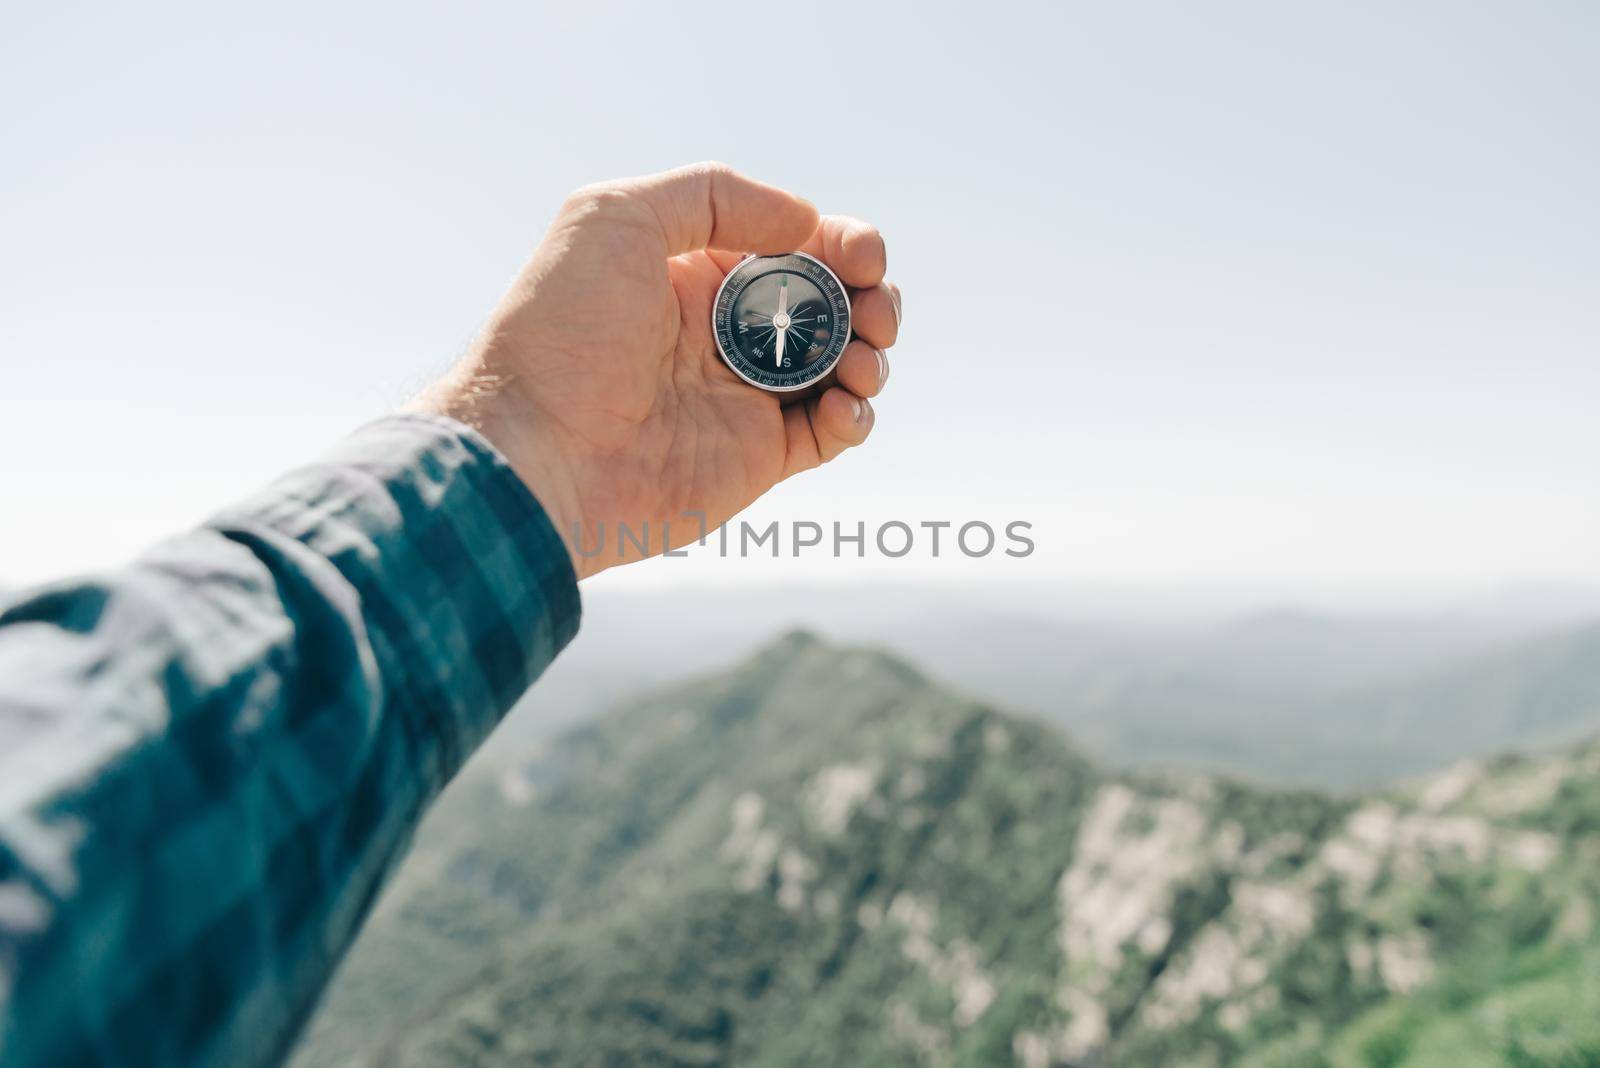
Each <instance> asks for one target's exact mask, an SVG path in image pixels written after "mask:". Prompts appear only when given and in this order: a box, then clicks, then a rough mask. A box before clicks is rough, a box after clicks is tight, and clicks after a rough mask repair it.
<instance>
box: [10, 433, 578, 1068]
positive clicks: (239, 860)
mask: <svg viewBox="0 0 1600 1068" xmlns="http://www.w3.org/2000/svg"><path fill="white" fill-rule="evenodd" d="M578 617H579V603H578V591H577V583H576V580H575V579H574V577H573V572H572V566H571V561H570V559H569V557H568V554H567V552H566V549H565V547H564V546H563V544H562V542H561V539H560V538H559V537H558V535H557V533H556V531H555V530H554V528H553V527H552V526H551V523H550V521H549V520H548V519H547V518H546V516H545V514H544V512H543V510H542V509H541V508H540V507H539V505H538V503H537V502H536V501H535V499H534V498H533V496H532V495H531V494H530V493H529V492H528V490H527V488H526V487H525V486H524V485H523V483H522V482H521V481H520V480H519V479H518V478H517V477H516V475H515V474H514V473H513V472H512V471H511V470H510V468H509V467H508V466H507V465H506V463H505V461H504V460H503V459H501V458H500V456H499V455H498V454H497V453H495V452H494V450H493V449H491V448H490V447H489V445H488V444H487V443H486V442H484V441H483V440H482V439H481V438H479V437H478V436H477V435H476V434H474V433H473V432H472V431H470V430H468V429H466V428H465V427H462V426H459V425H457V424H455V423H453V422H451V421H449V420H445V419H439V418H433V417H428V416H415V415H405V416H394V417H391V418H387V419H384V420H380V421H379V422H377V423H374V424H372V425H370V426H368V427H366V428H365V429H363V430H361V431H359V432H358V433H356V434H355V435H353V436H352V437H351V438H349V439H348V440H347V441H345V442H344V443H343V444H342V445H341V446H340V447H338V448H337V449H336V450H335V451H334V452H333V453H332V454H331V455H329V456H328V457H326V458H325V459H324V460H323V461H322V462H320V463H317V464H315V465H313V466H310V467H307V468H306V469H304V470H301V471H297V472H295V473H293V474H291V475H289V476H287V477H286V478H284V479H283V480H281V481H280V482H278V483H277V484H276V485H274V486H272V487H271V488H270V489H268V490H267V491H266V492H264V493H262V494H260V495H259V496H257V497H256V498H254V499H253V500H251V501H249V502H247V503H245V504H243V505H242V506H239V507H236V508H234V509H232V510H230V511H228V512H226V513H224V514H223V515H220V516H218V517H217V518H215V519H213V520H212V521H211V522H209V523H207V524H205V525H204V526H203V527H202V528H200V529H199V530H197V531H195V532H194V533H192V534H189V535H187V536H185V537H181V538H178V539H176V540H174V541H171V542H168V543H166V544H164V545H162V546H160V547H159V548H158V549H156V550H155V551H154V552H152V553H150V554H149V555H147V556H146V557H144V558H143V559H141V560H140V561H138V562H137V563H135V564H134V565H133V566H131V567H129V568H128V569H126V570H124V571H121V572H118V573H116V574H113V575H110V576H108V577H104V578H97V579H89V580H81V581H74V582H70V583H65V584H60V585H55V586H51V587H47V588H44V589H40V590H37V591H34V592H32V593H28V594H25V595H23V596H22V597H21V599H19V600H13V601H12V602H11V603H10V604H9V605H8V606H6V607H5V608H4V610H3V611H0V1064H3V1065H5V1066H6V1068H33V1066H44V1065H49V1066H52V1068H68V1066H73V1065H112V1064H117V1065H123V1064H138V1065H184V1066H211V1065H216V1066H222V1065H226V1066H229V1068H234V1066H246V1068H248V1066H255V1065H271V1064H276V1063H278V1062H279V1061H280V1060H281V1059H282V1058H283V1057H284V1056H285V1054H286V1052H287V1050H288V1047H289V1044H290V1042H291V1041H292V1040H293V1038H294V1036H295V1034H296V1031H297V1030H298V1028H299V1026H300V1024H301V1023H302V1021H303V1020H304V1019H305V1017H306V1015H307V1014H308V1012H309V1010H310V1009H311V1007H312V1005H313V1003H314V1001H315V999H316V997H317V995H318V993H319V992H320V991H321V989H322V987H323V985H324V984H325V983H326V982H327V980H328V977H329V974H330V973H331V971H332V970H333V968H334V966H335V965H336V964H337V963H338V961H339V959H340V956H341V955H342V954H343V953H344V951H345V948H346V947H347V946H348V944H349V943H350V941H351V939H352V937H353V936H354V934H355V932H356V929H357V928H358V927H359V925H360V923H361V920H362V918H363V916H364V915H365V914H366V912H367V910H368V908H369V906H370V905H371V904H372V901H373V898H374V896H375V895H376V893H377V892H378V890H379V888H380V887H381V885H382V883H383V880H384V876H385V875H386V873H388V872H389V870H390V869H391V868H392V867H393V866H394V864H395V862H396V860H397V858H398V857H399V856H400V855H401V853H402V852H403V850H404V848H405V846H406V844H407V842H408V840H409V838H410V835H411V832H412V830H413V828H414V827H415V826H416V823H417V820H418V818H419V816H420V815H421V813H422V810H423V808H424V807H425V806H426V804H427V803H428V801H429V800H430V799H431V798H432V797H433V796H434V795H435V794H436V793H437V792H438V791H439V789H440V788H441V787H442V786H443V785H444V783H445V782H446V781H447V780H448V779H449V778H450V776H451V775H452V774H453V773H454V772H455V771H456V769H457V768H458V767H459V766H460V765H461V762H462V761H463V760H464V759H465V758H466V757H467V756H468V755H469V754H470V753H471V752H472V750H473V748H474V747H475V746H476V745H477V744H478V743H479V742H480V741H482V740H483V738H484V737H485V736H486V735H487V734H488V733H489V731H490V730H491V729H492V728H493V727H494V725H495V723H496V722H497V721H498V719H499V717H500V716H501V715H502V714H503V713H504V712H505V710H506V709H507V708H509V707H510V706H511V704H512V703H513V702H514V701H515V700H516V699H517V697H518V696H519V695H520V694H521V693H522V692H523V690H524V689H526V688H527V686H528V685H529V684H530V683H531V682H532V681H533V680H534V678H535V677H537V676H538V675H539V673H540V672H541V671H542V670H543V669H544V667H545V665H546V664H548V663H549V661H550V660H551V658H552V657H554V656H555V654H556V653H557V652H558V651H560V649H561V648H562V647H563V646H564V645H565V644H566V643H567V642H568V641H569V640H570V639H571V638H572V636H573V634H574V633H575V631H576V630H577V626H578Z"/></svg>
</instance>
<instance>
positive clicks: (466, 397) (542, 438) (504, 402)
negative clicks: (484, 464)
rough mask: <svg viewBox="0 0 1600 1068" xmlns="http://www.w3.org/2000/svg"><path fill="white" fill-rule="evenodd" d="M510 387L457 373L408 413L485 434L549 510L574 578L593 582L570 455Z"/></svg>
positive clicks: (424, 395) (420, 398) (423, 395)
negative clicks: (581, 543) (582, 544)
mask: <svg viewBox="0 0 1600 1068" xmlns="http://www.w3.org/2000/svg"><path fill="white" fill-rule="evenodd" d="M505 386H506V383H505V381H504V380H503V379H495V378H492V377H489V376H481V375H473V376H462V375H459V374H458V373H457V372H451V373H450V374H449V375H447V376H446V377H445V378H443V379H440V380H439V381H438V382H435V383H434V384H433V385H431V386H429V387H428V388H427V389H425V390H423V392H422V393H420V394H419V395H418V396H417V397H416V398H415V399H413V400H412V401H411V402H410V403H409V404H407V405H406V408H407V409H408V410H411V411H421V412H430V413H432V414H434V415H442V416H446V417H447V418H450V419H454V420H456V421H457V422H459V423H463V424H465V425H467V426H470V427H471V428H472V429H474V430H476V431H477V432H478V433H479V434H481V435H483V437H484V438H485V439H487V440H488V442H489V444H490V445H492V446H494V448H495V449H496V450H497V451H498V452H499V453H500V455H501V456H503V457H504V458H505V460H506V463H507V464H509V465H510V466H511V469H512V470H513V471H514V472H516V474H517V477H518V478H520V479H521V480H522V483H523V485H525V486H526V487H527V488H528V490H529V492H531V493H532V494H533V496H534V498H535V499H536V500H537V501H538V502H539V506H540V507H541V508H543V509H544V513H545V516H546V517H547V518H548V519H549V520H550V525H551V526H552V527H554V528H555V530H556V534H557V535H558V536H559V537H560V538H561V544H562V545H564V546H565V547H566V549H567V555H568V556H569V557H570V558H571V560H572V570H573V573H574V574H575V575H577V576H578V578H580V579H582V578H587V577H588V575H589V574H590V569H589V568H588V567H587V566H586V565H587V564H588V563H589V562H590V561H588V560H586V559H584V558H583V557H582V556H581V555H580V554H579V552H578V544H577V539H578V538H581V537H582V533H581V532H582V529H583V513H582V509H581V507H580V505H579V495H578V489H577V480H576V479H575V478H574V477H573V476H572V473H571V470H570V468H569V466H568V464H567V461H566V454H565V452H564V451H563V450H562V448H561V447H560V445H559V444H558V443H556V442H554V441H552V440H550V437H549V435H548V433H546V432H545V431H546V430H547V429H548V428H547V425H546V421H545V420H543V419H542V418H541V417H540V415H539V413H538V412H537V411H534V410H533V409H532V408H531V407H530V406H528V405H526V404H522V403H519V402H518V401H517V400H516V399H515V398H514V397H512V396H508V391H507V390H506V389H505Z"/></svg>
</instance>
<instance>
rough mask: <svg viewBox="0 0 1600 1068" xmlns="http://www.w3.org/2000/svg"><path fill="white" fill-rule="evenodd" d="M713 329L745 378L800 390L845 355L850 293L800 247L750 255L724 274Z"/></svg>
mask: <svg viewBox="0 0 1600 1068" xmlns="http://www.w3.org/2000/svg"><path fill="white" fill-rule="evenodd" d="M711 332H712V336H713V337H715V338H716V342H717V351H718V352H720V353H721V354H722V358H723V360H724V361H726V362H727V364H728V366H729V367H731V368H733V371H734V373H735V374H737V375H738V376H739V377H740V378H742V379H744V380H745V381H746V382H749V383H750V384H751V385H753V386H760V387H761V388H762V389H768V390H773V391H775V392H787V391H789V390H795V389H802V388H804V387H805V386H808V385H810V384H811V383H813V382H816V381H817V380H819V379H821V378H822V377H823V376H824V375H826V374H827V373H828V372H829V371H831V370H833V365H834V364H836V363H838V362H839V357H840V356H841V355H842V354H843V353H844V347H845V345H846V344H847V343H848V342H849V340H850V297H849V295H848V294H847V293H846V292H845V289H844V286H842V285H840V284H839V279H838V278H836V277H834V274H833V272H832V271H830V270H828V268H827V267H825V266H824V265H823V264H822V262H821V261H820V260H816V259H814V258H812V257H810V256H807V255H806V254H805V253H803V252H791V253H789V254H788V255H786V256H751V257H749V258H747V259H745V260H744V261H743V262H741V263H740V264H739V265H738V266H737V267H735V268H734V269H733V270H732V271H730V272H729V273H728V277H727V278H725V279H723V280H722V288H720V289H718V290H717V299H716V301H715V302H713V304H712V306H711Z"/></svg>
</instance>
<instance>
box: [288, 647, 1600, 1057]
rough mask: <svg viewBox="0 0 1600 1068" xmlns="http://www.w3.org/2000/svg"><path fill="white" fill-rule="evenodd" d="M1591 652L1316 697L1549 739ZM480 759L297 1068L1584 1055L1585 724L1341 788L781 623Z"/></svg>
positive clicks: (1386, 720) (1590, 1047) (1373, 720)
mask: <svg viewBox="0 0 1600 1068" xmlns="http://www.w3.org/2000/svg"><path fill="white" fill-rule="evenodd" d="M1265 639H1266V640H1267V641H1268V642H1269V644H1270V642H1271V641H1273V640H1275V639H1274V638H1273V637H1272V632H1271V630H1270V629H1269V632H1268V633H1267V634H1266V635H1265ZM1594 640H1595V638H1594V637H1593V635H1592V634H1589V633H1587V632H1584V633H1581V634H1577V635H1574V636H1573V637H1572V639H1571V641H1570V642H1568V643H1566V644H1563V645H1559V646H1552V645H1549V644H1544V643H1536V644H1535V645H1532V646H1529V647H1527V648H1522V649H1512V650H1510V651H1507V652H1505V653H1504V654H1496V655H1495V656H1493V657H1488V658H1481V659H1478V660H1477V661H1476V662H1475V663H1476V665H1477V666H1476V667H1475V668H1474V669H1473V671H1472V672H1468V673H1466V674H1462V673H1461V672H1459V671H1456V670H1454V669H1451V670H1443V669H1441V671H1440V673H1439V674H1438V675H1436V676H1432V675H1429V676H1424V677H1423V678H1421V679H1420V680H1419V681H1416V682H1414V683H1410V684H1406V685H1402V686H1398V687H1388V686H1380V687H1375V688H1373V689H1371V690H1369V691H1366V692H1365V694H1360V693H1357V694H1351V695H1344V696H1333V695H1325V696H1326V700H1327V701H1328V704H1327V705H1326V707H1327V708H1328V709H1330V710H1332V709H1343V710H1345V711H1344V712H1343V713H1342V714H1344V715H1347V716H1349V717H1350V718H1351V722H1352V723H1354V724H1356V725H1358V726H1360V727H1361V728H1362V729H1364V730H1370V731H1372V732H1375V734H1374V737H1373V750H1374V752H1381V751H1382V749H1383V747H1384V746H1385V745H1388V744H1399V745H1404V744H1407V743H1408V742H1409V741H1410V740H1411V738H1410V735H1411V732H1413V731H1415V730H1422V729H1427V730H1433V729H1438V728H1437V727H1435V726H1429V725H1428V724H1432V723H1434V722H1435V721H1434V720H1431V719H1428V718H1427V717H1428V716H1430V715H1432V713H1429V712H1427V711H1426V710H1427V709H1429V708H1432V707H1434V705H1435V704H1436V703H1438V702H1443V701H1454V702H1456V704H1457V707H1459V708H1460V709H1461V712H1460V714H1459V716H1458V717H1457V721H1456V722H1457V729H1458V730H1459V731H1460V732H1461V734H1462V735H1463V738H1464V739H1465V741H1461V740H1457V741H1452V742H1451V744H1453V745H1468V746H1475V745H1479V744H1488V740H1490V739H1494V738H1499V737H1502V736H1504V735H1505V734H1506V733H1507V732H1511V733H1519V732H1523V733H1528V732H1531V735H1538V736H1555V735H1559V734H1563V733H1565V732H1567V731H1568V730H1571V729H1576V727H1577V725H1578V724H1577V719H1578V717H1575V716H1574V715H1573V713H1572V709H1574V708H1578V707H1581V706H1582V705H1583V703H1584V702H1585V701H1587V700H1588V699H1589V697H1590V696H1591V695H1592V691H1591V690H1589V689H1588V688H1587V687H1588V683H1587V682H1579V681H1574V679H1575V676H1570V675H1568V674H1565V673H1568V672H1575V671H1577V669H1578V668H1580V667H1581V666H1582V663H1583V661H1584V659H1585V658H1586V657H1588V656H1589V655H1590V653H1591V652H1592V651H1593V646H1592V645H1591V644H1590V643H1591V642H1593V641H1594ZM944 666H945V665H941V667H944ZM1287 667H1288V665H1284V664H1280V665H1278V668H1279V669H1280V670H1284V669H1287ZM1474 672H1476V674H1474ZM1288 673H1289V674H1292V673H1293V672H1292V671H1290V672H1288ZM1183 677H1184V676H1183V673H1182V672H1181V671H1175V672H1174V675H1173V676H1172V678H1171V679H1169V680H1167V684H1168V685H1171V686H1172V687H1173V690H1172V692H1177V687H1178V685H1179V680H1181V679H1182V678H1183ZM1291 681H1292V680H1291ZM1418 709H1422V710H1424V711H1423V713H1421V714H1422V715H1423V719H1422V720H1418V719H1416V718H1415V717H1416V716H1417V715H1418V714H1419V713H1418V712H1417V710H1418ZM1329 714H1330V715H1332V714H1334V713H1333V712H1331V711H1330V713H1329ZM1419 724H1421V725H1419ZM495 770H496V774H495V775H494V776H488V775H479V776H478V777H476V778H475V779H472V780H469V781H468V782H467V783H465V784H464V788H463V789H460V790H457V791H453V792H452V793H451V795H449V796H448V798H447V799H446V801H445V802H444V803H443V804H442V805H441V807H440V808H439V810H438V811H437V812H436V813H435V814H434V816H433V817H432V818H431V819H430V821H429V823H428V825H427V826H426V827H425V828H424V831H423V833H422V835H421V837H420V838H419V842H418V847H417V850H416V854H415V855H414V856H413V858H412V859H411V861H410V862H409V863H408V864H407V865H406V866H405V867H404V868H403V870H402V872H401V874H400V876H399V878H398V880H397V883H396V885H395V886H394V887H393V888H392V889H391V891H390V893H389V894H387V895H386V897H385V898H384V899H383V900H382V901H381V902H380V904H379V907H378V909H377V911H376V914H375V915H374V917H373V920H372V922H371V924H370V926H369V929H368V931H367V932H366V934H365V935H364V936H363V938H362V939H361V941H360V942H359V944H358V946H357V947H356V949H355V951H354V953H353V954H352V956H351V958H350V960H349V961H348V962H347V964H346V966H345V967H344V969H343V971H342V973H341V975H340V977H339V980H338V982H337V983H336V985H335V988H334V989H333V991H332V992H331V995H330V996H329V998H328V999H327V1002H326V1004H325V1005H324V1006H323V1009H322V1011H321V1012H320V1013H319V1015H318V1016H317V1018H316V1019H315V1020H314V1022H313V1026H312V1029H311V1032H310V1034H309V1036H308V1038H307V1040H306V1041H305V1042H304V1044H303V1046H302V1049H301V1051H300V1053H299V1055H298V1057H297V1059H296V1061H295V1068H331V1066H335V1065H337V1066H341V1068H353V1066H378V1065H383V1066H391V1065H394V1066H411V1068H423V1066H430V1068H431V1066H465V1065H471V1066H477V1068H495V1066H501V1065H505V1066H510V1065H529V1064H532V1065H571V1066H590V1065H593V1066H600V1065H607V1066H612V1065H616V1066H625V1065H641V1066H642V1065H702V1066H714V1065H728V1066H758V1065H759V1066H779V1065H784V1066H796V1068H798V1066H801V1065H805V1066H817V1065H830V1066H831V1065H840V1066H843V1065H850V1066H857V1065H861V1066H878V1065H920V1066H930V1068H946V1066H949V1068H954V1066H965V1065H1018V1066H1021V1068H1048V1066H1057V1065H1084V1066H1089V1065H1095V1066H1118V1065H1140V1066H1143V1065H1170V1064H1193V1065H1244V1066H1246V1068H1250V1066H1257V1068H1266V1066H1283V1068H1288V1066H1297V1068H1298V1066H1305V1065H1309V1066H1318V1065H1326V1066H1338V1068H1344V1066H1350V1068H1355V1066H1361V1068H1400V1066H1404V1068H1426V1066H1449V1068H1471V1066H1476V1065H1491V1064H1493V1065H1501V1064H1512V1065H1574V1066H1576V1065H1587V1064H1595V1063H1600V937H1597V933H1596V918H1597V915H1600V880H1597V879H1596V877H1595V873H1596V871H1597V870H1600V745H1597V744H1594V743H1585V744H1577V745H1572V746H1570V747H1568V748H1565V749H1561V750H1559V751H1551V752H1547V753H1545V754H1543V755H1540V756H1537V757H1526V756H1523V757H1516V756H1506V757H1498V758H1492V759H1487V760H1482V761H1477V762H1463V763H1459V764H1457V765H1455V766H1452V767H1450V768H1448V769H1445V770H1443V771H1440V772H1438V773H1436V774H1434V775H1431V776H1429V777H1427V778H1424V779H1419V780H1416V781H1413V782H1410V783H1407V784H1404V785H1400V786H1394V787H1389V788H1385V789H1381V790H1375V791H1370V792H1367V793H1364V794H1360V795H1354V796H1345V797H1330V796H1328V795H1325V794H1321V793H1316V792H1310V791H1305V790H1283V789H1277V790H1274V789H1266V788H1261V787H1255V786H1249V785H1244V784H1242V783H1240V782H1237V781H1234V780H1231V779H1227V778H1218V777H1214V776H1210V775H1203V774H1196V773H1177V772H1151V771H1142V772H1126V771H1112V770H1107V769H1106V768H1104V767H1103V766H1101V765H1099V764H1098V763H1097V762H1095V761H1093V760H1091V759H1090V758H1089V757H1087V756H1086V755H1085V754H1084V753H1083V752H1081V751H1079V750H1078V749H1076V748H1074V746H1073V745H1072V744H1071V743H1070V742H1068V741H1067V740H1066V738H1065V737H1063V736H1062V735H1061V734H1059V733H1058V732H1057V731H1056V730H1055V729H1054V728H1053V727H1051V726H1048V725H1046V724H1043V723H1040V722H1038V721H1037V720H1032V719H1022V718H1016V717H1013V716H1010V715H1006V714H1004V713H1002V712H999V711H997V710H996V709H994V708H993V707H990V706H989V705H988V704H986V703H984V702H982V701H979V700H976V699H973V698H970V697H966V696H961V695H959V694H957V693H955V692H952V691H951V690H949V689H948V688H946V687H945V686H943V685H942V684H940V683H938V682H935V681H931V680H930V679H929V678H927V677H925V676H924V675H923V674H922V673H920V672H919V671H918V670H916V669H915V668H913V667H911V666H910V665H909V664H908V663H907V662H905V661H904V660H901V659H898V658H896V657H893V656H890V655H886V654H884V653H881V652H874V651H870V650H863V649H858V648H843V647H837V646H833V645H830V644H826V643H824V642H822V641H819V640H818V639H816V638H814V637H811V636H810V635H807V634H791V635H789V636H787V637H785V638H783V639H782V640H780V641H778V642H776V643H774V644H771V645H769V646H767V647H766V648H764V649H762V650H761V651H760V652H759V653H757V654H756V655H755V656H753V657H752V658H751V659H749V660H748V661H746V662H745V663H743V664H741V665H739V666H738V667H736V668H734V669H732V670H728V671H723V672H720V673H716V674H712V675H709V676H707V677H704V678H701V679H699V680H696V681H693V682H689V683H685V684H681V685H677V686H674V687H672V688H669V689H666V690H663V691H660V692H658V693H656V694H654V695H652V696H650V697H648V698H644V699H641V700H638V701H635V702H632V703H630V704H628V705H626V706H624V707H622V708H620V709H618V710H617V711H615V712H613V713H611V714H609V715H607V716H605V717H603V718H600V719H597V720H594V721H592V722H589V723H587V724H585V725H583V726H580V727H578V728H577V729H575V730H574V731H572V732H570V733H568V734H566V735H565V736H563V737H562V738H560V739H559V740H556V741H553V742H549V743H546V744H544V745H542V746H541V747H540V750H539V752H538V753H537V754H536V755H535V756H534V757H533V758H532V759H527V760H523V761H516V762H512V761H505V762H503V763H501V764H500V765H498V766H497V767H496V769H495Z"/></svg>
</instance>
